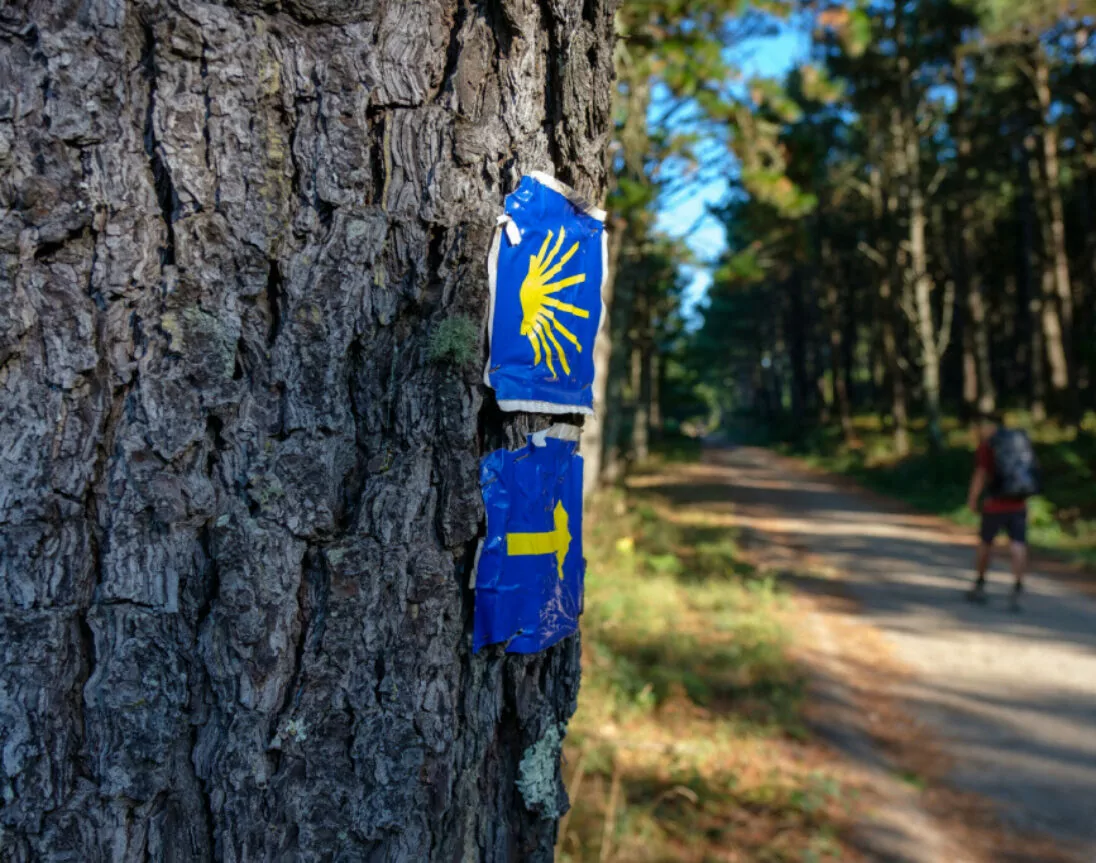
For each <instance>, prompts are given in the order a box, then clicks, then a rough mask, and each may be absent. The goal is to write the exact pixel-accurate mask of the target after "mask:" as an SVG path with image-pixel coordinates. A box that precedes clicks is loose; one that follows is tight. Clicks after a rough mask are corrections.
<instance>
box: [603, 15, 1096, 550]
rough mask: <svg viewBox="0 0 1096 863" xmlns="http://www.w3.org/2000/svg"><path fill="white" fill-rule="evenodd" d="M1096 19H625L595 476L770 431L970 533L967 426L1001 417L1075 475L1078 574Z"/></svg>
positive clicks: (1093, 372) (1067, 531) (1087, 379)
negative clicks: (965, 485)
mask: <svg viewBox="0 0 1096 863" xmlns="http://www.w3.org/2000/svg"><path fill="white" fill-rule="evenodd" d="M1088 5H1093V6H1094V8H1096V4H1088ZM1092 12H1093V9H1089V8H1088V6H1087V5H1086V4H1085V3H1077V2H1068V3H1067V2H1056V0H928V2H909V3H893V2H881V3H879V2H818V3H811V2H804V3H799V4H796V3H790V2H788V3H781V2H753V3H748V2H699V3H694V2H689V3H686V2H653V0H652V2H644V0H639V2H637V0H628V2H625V3H624V4H623V5H622V7H621V9H620V11H619V13H618V16H619V17H618V29H619V35H620V41H619V45H618V48H617V70H618V91H619V92H618V114H617V139H616V142H615V143H614V145H613V158H614V166H615V169H616V170H615V185H614V188H613V190H612V192H611V196H610V202H609V208H608V209H609V211H610V212H611V213H612V214H613V216H612V223H611V230H612V234H611V237H612V239H611V248H610V258H611V262H612V265H613V266H612V267H611V269H612V271H613V273H614V274H615V278H614V279H613V284H612V286H611V287H612V291H613V296H612V303H611V310H612V311H611V328H610V330H611V333H612V352H611V357H610V360H609V362H610V373H609V375H608V381H609V384H608V393H607V396H606V404H607V408H606V410H605V417H606V422H605V427H604V430H603V432H602V434H603V439H602V440H601V441H600V446H598V447H596V448H595V447H591V446H590V445H589V443H588V444H587V446H586V447H585V450H586V452H587V453H590V452H591V451H592V450H595V449H596V450H597V451H600V453H601V454H602V458H601V464H600V465H597V460H598V459H597V456H596V455H595V456H594V457H593V461H592V464H593V465H594V470H593V471H592V473H595V474H600V476H601V478H602V479H603V480H610V481H611V480H613V479H614V478H617V477H619V476H620V475H621V474H622V472H623V471H624V469H625V467H626V466H627V465H629V464H632V463H642V462H643V461H644V460H645V459H646V458H647V456H648V453H649V451H650V448H651V446H652V442H653V441H657V440H664V439H667V438H669V439H672V438H673V437H674V436H676V435H679V434H680V433H682V432H686V433H688V434H694V435H695V434H698V433H712V432H716V431H718V430H722V431H723V432H726V431H727V430H728V429H731V428H732V427H733V428H736V429H738V433H739V436H740V437H741V435H742V433H743V430H742V421H743V418H748V420H749V428H750V433H751V434H752V435H754V436H757V435H763V436H764V437H765V438H766V439H767V440H768V441H769V442H777V443H782V444H784V445H786V446H788V447H790V448H794V449H798V450H801V451H803V452H805V453H808V454H810V455H811V456H812V457H813V458H815V459H817V460H819V461H822V462H823V463H824V464H825V466H827V467H830V468H836V469H839V470H845V471H848V472H852V473H855V474H857V475H858V476H859V477H860V478H861V479H863V480H866V481H867V482H869V483H871V484H876V485H878V486H880V487H883V488H885V489H886V490H888V491H891V492H896V493H899V494H900V495H902V496H905V497H907V498H909V499H911V500H912V501H913V502H915V503H918V504H920V505H923V506H926V507H928V508H930V509H934V510H937V511H942V512H943V511H946V512H950V513H953V514H955V515H956V516H957V517H960V518H961V517H962V516H961V514H960V513H959V512H956V509H957V508H960V507H961V505H962V503H963V500H964V496H963V494H962V492H961V491H960V490H958V488H959V485H961V484H962V482H965V480H966V478H967V477H966V476H965V474H966V472H967V465H968V463H969V453H968V452H967V450H968V449H969V445H970V439H969V434H968V433H967V431H966V427H967V424H968V423H969V421H970V420H971V419H972V417H973V416H974V415H975V414H976V413H977V412H978V411H979V410H993V409H1003V410H1005V411H1007V412H1010V416H1011V418H1012V420H1013V421H1014V422H1019V423H1021V424H1024V425H1028V426H1029V427H1031V428H1032V430H1033V433H1034V435H1035V437H1036V439H1037V442H1038V443H1039V446H1040V455H1041V456H1042V460H1043V462H1044V468H1045V469H1046V470H1047V471H1048V473H1049V477H1050V478H1051V479H1052V480H1059V481H1056V482H1051V483H1048V489H1052V491H1051V492H1050V494H1049V495H1048V500H1047V501H1043V502H1041V503H1040V504H1039V505H1038V506H1037V507H1036V509H1037V512H1036V518H1035V523H1036V528H1037V534H1038V531H1039V530H1042V535H1043V539H1046V540H1048V541H1050V540H1052V539H1053V541H1054V542H1058V543H1059V544H1061V543H1065V544H1070V545H1072V546H1075V547H1077V548H1078V549H1079V550H1081V551H1084V550H1085V548H1086V547H1087V540H1088V537H1087V535H1086V536H1085V537H1084V541H1074V540H1076V534H1077V533H1078V531H1080V532H1081V533H1085V534H1087V533H1088V526H1087V525H1086V524H1085V521H1086V520H1087V519H1089V518H1092V517H1096V512H1093V511H1092V505H1093V503H1094V502H1093V501H1091V500H1089V498H1091V497H1092V496H1091V495H1087V494H1086V492H1087V491H1088V488H1089V485H1090V483H1091V481H1092V475H1091V471H1090V467H1091V462H1092V459H1093V456H1094V455H1096V444H1094V443H1093V438H1092V433H1093V431H1094V426H1093V424H1092V423H1093V420H1092V418H1091V412H1092V411H1093V409H1096V339H1094V338H1093V333H1094V327H1096V228H1094V220H1096V97H1093V96H1090V94H1096V67H1094V66H1093V60H1094V58H1096V36H1094V30H1096V19H1094V18H1092V17H1091V13H1092ZM758 69H760V70H777V72H780V73H783V72H784V70H787V71H786V73H784V74H780V75H779V76H778V77H763V76H761V75H758V74H757V70H758ZM751 72H752V74H751ZM713 189H718V190H719V192H720V196H719V197H718V199H716V200H715V201H712V202H711V203H708V204H707V205H705V204H703V203H699V204H698V201H699V202H704V201H711V199H712V190H713ZM680 213H688V214H689V215H690V216H695V217H696V223H695V224H692V225H690V224H688V223H687V222H686V223H685V224H682V218H681V217H680V215H679V214H680ZM698 214H699V215H698ZM713 222H714V223H715V224H716V225H717V226H718V228H719V229H720V230H719V231H718V233H720V234H721V235H722V236H721V237H720V239H718V240H717V241H716V242H715V243H714V244H713V243H709V244H708V248H709V250H710V249H712V248H713V247H714V248H716V249H719V250H720V251H719V252H718V255H717V257H715V259H712V258H711V257H710V256H709V259H708V260H703V259H698V253H697V250H696V245H697V244H695V243H690V235H691V234H693V233H695V232H702V233H705V234H706V235H708V236H711V234H712V232H713V228H712V223H713ZM668 225H670V226H672V228H671V229H667V226H668ZM703 254H704V253H703V252H701V253H700V255H699V258H702V257H703ZM697 268H699V271H700V272H702V273H705V274H706V276H707V277H706V278H705V279H703V280H702V279H699V278H698V277H697V275H696V273H697V271H698V269H697ZM701 282H704V283H707V284H706V285H705V289H704V290H703V291H702V294H703V296H700V297H698V296H697V294H698V293H701V292H698V289H697V288H698V283H701ZM1086 415H1087V416H1088V417H1089V419H1088V420H1087V421H1086ZM588 458H590V457H589V456H588ZM1051 534H1054V536H1053V537H1052V536H1051ZM1059 534H1061V535H1059ZM1071 537H1072V539H1071Z"/></svg>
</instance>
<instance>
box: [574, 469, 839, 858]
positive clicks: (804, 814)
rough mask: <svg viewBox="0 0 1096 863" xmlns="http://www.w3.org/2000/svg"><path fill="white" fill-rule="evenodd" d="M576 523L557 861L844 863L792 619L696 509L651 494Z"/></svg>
mask: <svg viewBox="0 0 1096 863" xmlns="http://www.w3.org/2000/svg"><path fill="white" fill-rule="evenodd" d="M678 469H680V466H679V465H670V464H666V465H665V466H664V467H663V470H665V471H667V472H672V471H675V470H678ZM586 522H587V536H586V554H587V558H588V561H589V565H588V575H587V580H586V612H585V614H584V617H583V622H582V627H583V682H582V689H581V692H580V694H579V706H578V712H577V713H576V715H575V717H574V719H573V720H572V722H571V725H570V728H569V732H568V735H567V739H566V743H565V756H566V763H565V768H564V771H565V777H566V779H567V783H568V788H569V792H570V794H571V798H572V804H573V809H572V811H571V812H570V813H569V814H568V815H567V816H566V817H565V819H564V822H563V823H562V825H561V833H560V835H561V841H560V845H559V853H558V859H559V860H560V861H576V863H577V861H598V863H607V861H618V863H647V861H696V863H702V861H703V863H707V861H712V863H714V861H726V863H730V861H771V863H778V861H796V863H809V861H823V860H851V859H855V858H854V856H853V855H852V854H851V853H850V852H849V851H848V849H847V848H845V846H844V843H843V836H844V835H845V834H846V831H847V829H848V821H849V810H850V807H851V801H852V799H853V794H852V793H851V792H849V791H848V789H847V788H846V787H845V786H843V784H842V782H841V780H840V779H839V778H838V776H837V774H836V773H835V772H834V771H833V770H832V769H831V767H832V763H831V761H830V756H829V755H828V754H827V751H826V750H825V749H824V748H822V747H821V746H819V745H817V744H815V743H814V742H813V741H812V740H811V738H810V735H809V733H808V731H807V728H806V724H805V721H804V717H803V708H804V698H805V691H806V689H805V675H804V672H803V670H802V669H800V668H799V667H798V666H797V665H796V664H795V663H794V661H793V660H792V659H791V648H792V647H793V646H794V641H793V639H794V632H793V626H792V625H791V623H790V616H791V615H793V614H794V609H793V608H792V607H791V603H790V602H789V599H788V597H787V596H786V595H785V594H784V593H783V591H782V590H781V589H780V588H779V587H778V586H777V584H776V582H775V581H774V578H773V577H772V576H771V575H769V574H767V573H764V572H758V571H756V570H755V569H754V568H753V567H752V566H750V564H749V563H748V562H747V561H746V560H745V559H744V556H743V553H742V552H741V550H740V549H739V547H738V544H737V542H736V537H735V535H734V533H733V532H732V530H731V528H729V527H727V526H726V525H725V524H724V525H720V524H719V523H718V520H717V519H714V518H712V519H708V518H707V517H706V515H705V512H704V510H703V508H702V507H699V506H694V507H689V508H687V509H686V508H684V507H670V506H668V505H667V503H666V501H665V500H663V499H661V498H659V497H658V495H657V494H654V493H653V492H647V493H645V494H644V493H640V492H639V491H630V492H627V493H625V492H613V493H606V494H603V495H601V496H600V497H598V498H597V499H595V501H594V502H593V503H592V505H591V506H590V507H589V508H588V514H587V516H586Z"/></svg>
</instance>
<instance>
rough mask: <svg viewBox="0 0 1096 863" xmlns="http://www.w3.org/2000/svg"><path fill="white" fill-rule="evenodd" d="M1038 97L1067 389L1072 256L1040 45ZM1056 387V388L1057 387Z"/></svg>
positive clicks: (1047, 67)
mask: <svg viewBox="0 0 1096 863" xmlns="http://www.w3.org/2000/svg"><path fill="white" fill-rule="evenodd" d="M1034 67H1035V69H1034V72H1035V95H1036V97H1037V99H1038V102H1039V119H1040V121H1041V123H1042V134H1041V135H1040V138H1041V139H1042V143H1043V171H1042V178H1043V182H1044V183H1045V184H1046V191H1045V193H1044V194H1045V197H1046V202H1047V216H1048V217H1049V222H1050V224H1049V225H1048V229H1049V234H1050V236H1049V241H1050V248H1049V249H1048V252H1049V253H1050V255H1051V258H1052V260H1053V267H1054V291H1055V294H1056V296H1057V305H1058V314H1059V317H1060V319H1061V330H1062V334H1061V340H1062V348H1063V355H1064V357H1065V364H1066V377H1067V383H1066V387H1068V386H1069V383H1068V377H1069V369H1070V368H1071V367H1072V365H1073V352H1072V349H1071V346H1072V335H1073V290H1072V287H1071V286H1070V280H1069V254H1068V253H1067V251H1066V217H1065V206H1064V205H1063V203H1062V185H1061V176H1060V174H1061V172H1060V169H1059V167H1058V127H1057V125H1056V124H1055V123H1054V120H1053V119H1052V117H1051V107H1052V106H1051V100H1052V95H1051V92H1050V64H1049V62H1048V60H1047V55H1046V49H1045V48H1043V46H1042V44H1041V43H1040V44H1038V45H1036V47H1035V51H1034ZM1055 386H1056V387H1057V384H1055Z"/></svg>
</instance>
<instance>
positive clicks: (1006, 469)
mask: <svg viewBox="0 0 1096 863" xmlns="http://www.w3.org/2000/svg"><path fill="white" fill-rule="evenodd" d="M989 446H990V449H991V450H992V451H993V481H992V482H991V483H990V492H991V494H993V496H994V497H1012V498H1025V497H1031V496H1032V495H1035V494H1038V493H1039V490H1040V484H1039V462H1038V460H1037V459H1036V458H1035V449H1034V447H1032V445H1031V439H1030V438H1029V437H1028V436H1027V434H1026V433H1025V432H1023V431H1021V430H1020V429H1005V428H1002V429H998V430H997V432H996V433H995V434H994V435H993V437H991V438H990V440H989Z"/></svg>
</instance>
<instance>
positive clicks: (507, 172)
mask: <svg viewBox="0 0 1096 863" xmlns="http://www.w3.org/2000/svg"><path fill="white" fill-rule="evenodd" d="M610 5H611V0H585V2H582V0H540V2H537V0H494V2H472V0H416V2H397V0H392V2H384V0H282V2H277V0H271V2H264V0H238V2H234V3H233V2H227V3H222V4H217V3H202V2H191V0H79V2H77V0H52V2H45V0H42V2H34V0H23V2H20V0H16V2H14V3H5V4H4V5H3V6H0V82H2V87H0V660H2V663H0V860H2V861H4V863H9V861H11V863H15V861H19V863H24V861H62V860H64V861H80V863H83V861H91V863H97V861H112V863H127V861H146V860H149V861H180V863H181V862H182V861H208V860H223V861H232V863H245V861H260V860H261V861H266V860H277V861H297V860H301V861H314V860H315V861H319V860H337V861H357V860H362V861H366V860H368V861H416V863H417V861H424V860H444V861H472V860H475V861H519V860H520V861H524V860H550V859H551V857H552V846H553V842H554V838H555V830H556V821H557V818H558V815H559V814H560V812H561V810H563V809H565V808H566V805H567V803H566V795H565V792H564V791H563V788H562V784H561V782H560V775H559V738H560V733H561V730H562V728H563V726H564V724H565V723H566V721H567V720H568V718H569V717H570V715H571V713H572V711H573V709H574V706H575V697H576V693H577V688H578V675H579V646H578V639H577V638H571V639H568V640H566V641H565V642H563V643H561V644H560V645H557V646H556V647H555V648H553V649H551V650H548V651H547V652H545V653H543V654H540V655H537V656H531V657H520V656H504V655H503V654H502V652H501V650H500V649H498V648H493V649H487V650H484V651H483V652H481V654H480V655H478V656H473V655H471V650H470V644H471V639H470V633H471V609H472V593H471V591H470V590H469V589H468V587H467V584H468V575H469V567H470V565H471V562H472V559H473V553H474V548H475V543H476V539H477V534H478V532H479V530H480V524H481V518H482V505H481V499H480V491H479V482H478V459H479V456H480V455H481V454H483V453H484V452H487V451H489V450H490V449H493V448H496V447H498V446H507V445H516V444H517V443H519V442H521V440H522V435H523V433H524V432H525V431H526V430H529V429H531V428H532V427H533V426H534V424H535V425H537V426H540V425H544V424H546V421H545V420H543V419H540V418H536V417H529V416H516V417H515V416H509V417H508V416H504V415H502V414H501V413H499V412H498V410H497V408H495V407H494V404H493V400H492V398H491V396H490V395H489V394H488V393H486V391H485V390H484V389H483V387H482V384H481V383H480V377H481V369H482V367H483V362H484V351H485V345H484V341H483V337H482V336H478V337H475V338H472V339H468V338H466V339H465V342H466V344H461V343H460V340H459V339H454V337H453V333H457V334H458V335H459V334H460V333H461V332H464V333H468V332H469V331H473V332H481V331H482V327H481V325H482V323H483V321H484V318H485V315H486V308H487V301H488V297H487V293H488V291H487V278H486V257H487V249H488V245H489V241H490V237H491V233H492V230H493V225H494V219H495V216H496V215H497V214H499V213H500V212H501V207H502V199H503V196H504V195H505V194H506V193H507V192H509V191H510V190H511V189H512V188H513V187H514V186H515V185H516V183H517V181H518V179H519V177H520V175H521V174H522V173H524V172H527V171H530V170H533V169H541V170H547V171H550V172H552V173H555V174H556V175H557V176H559V177H560V178H561V179H562V180H564V181H565V182H568V183H570V184H572V185H574V186H575V187H576V188H577V189H578V190H579V191H580V192H581V193H582V194H584V195H587V196H589V197H590V198H592V199H595V200H596V199H597V198H598V197H599V196H600V195H601V193H602V191H603V189H604V184H605V167H604V159H603V149H604V145H605V143H606V140H607V135H608V133H609V127H610V100H611V95H612V87H611V78H612V60H611V51H612V44H611V43H612V9H611V8H610ZM461 318H464V319H468V320H470V321H471V322H473V323H474V324H475V326H476V328H475V330H472V329H471V328H470V327H469V326H467V325H464V326H463V327H461V326H453V324H454V323H457V322H459V319H461ZM447 330H448V332H447ZM442 336H445V337H444V338H443V337H442ZM477 339H478V340H477ZM454 344H455V347H454ZM439 345H442V346H445V345H448V346H449V347H448V348H444V349H438V346H439Z"/></svg>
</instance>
